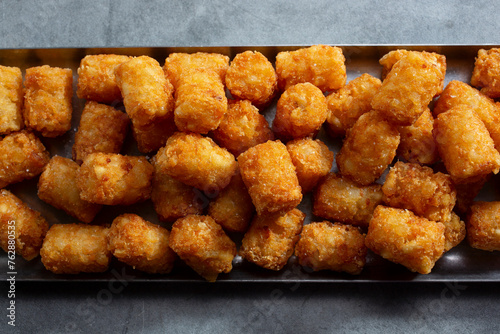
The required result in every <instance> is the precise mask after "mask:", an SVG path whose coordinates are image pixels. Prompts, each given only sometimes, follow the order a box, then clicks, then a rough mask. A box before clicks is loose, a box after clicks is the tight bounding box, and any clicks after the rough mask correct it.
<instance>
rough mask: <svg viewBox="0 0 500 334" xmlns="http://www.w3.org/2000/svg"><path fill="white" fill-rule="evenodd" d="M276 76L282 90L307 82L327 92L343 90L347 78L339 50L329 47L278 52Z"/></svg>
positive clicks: (340, 50) (343, 59)
mask: <svg viewBox="0 0 500 334" xmlns="http://www.w3.org/2000/svg"><path fill="white" fill-rule="evenodd" d="M276 73H277V74H278V86H279V88H280V90H281V91H285V90H287V89H288V87H290V86H293V85H295V84H298V83H303V82H310V83H312V84H313V85H315V86H316V87H318V88H319V89H321V91H322V92H327V91H332V90H337V89H340V88H342V87H343V86H344V85H345V82H346V78H347V74H346V67H345V57H344V55H343V53H342V49H341V48H338V47H332V46H328V45H313V46H311V47H308V48H302V49H299V50H296V51H284V52H280V53H278V55H277V56H276Z"/></svg>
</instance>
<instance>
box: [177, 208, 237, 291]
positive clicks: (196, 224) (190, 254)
mask: <svg viewBox="0 0 500 334" xmlns="http://www.w3.org/2000/svg"><path fill="white" fill-rule="evenodd" d="M170 247H171V248H172V249H173V250H174V252H176V253H177V255H179V257H180V258H181V259H182V260H183V261H184V262H186V264H187V265H188V266H190V267H191V268H193V270H194V271H196V272H197V273H198V274H199V275H201V276H202V277H203V278H205V279H206V280H207V281H210V282H215V280H216V279H217V276H218V275H219V274H220V273H229V272H230V271H231V270H232V269H233V265H232V262H233V259H234V257H235V256H236V245H235V244H234V242H233V241H232V240H231V239H230V238H229V237H228V236H227V235H226V234H225V233H224V230H223V229H222V227H221V226H220V225H219V224H217V223H216V222H215V221H214V220H213V219H212V218H211V217H209V216H197V215H189V216H186V217H184V218H179V219H178V220H177V221H176V222H175V223H174V225H173V226H172V232H171V233H170Z"/></svg>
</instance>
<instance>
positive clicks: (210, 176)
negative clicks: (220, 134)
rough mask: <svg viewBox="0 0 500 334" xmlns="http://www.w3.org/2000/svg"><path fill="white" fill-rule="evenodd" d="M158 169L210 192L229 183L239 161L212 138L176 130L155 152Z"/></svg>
mask: <svg viewBox="0 0 500 334" xmlns="http://www.w3.org/2000/svg"><path fill="white" fill-rule="evenodd" d="M156 163H157V164H158V171H159V172H160V173H166V174H168V175H170V176H172V177H173V178H175V179H176V180H179V181H181V182H183V183H185V184H187V185H190V186H192V187H195V188H198V189H200V190H202V191H206V192H210V191H217V190H220V189H223V188H224V187H226V186H227V185H228V184H229V181H230V180H231V177H232V176H233V174H234V173H235V172H236V169H237V168H238V164H237V162H236V160H235V159H234V156H233V155H232V154H231V153H229V152H228V151H227V150H226V149H224V148H221V147H219V146H218V145H217V144H216V143H215V142H214V141H213V140H212V139H211V138H207V137H203V136H201V135H200V134H196V133H183V132H177V133H176V134H174V135H173V136H172V137H170V138H169V139H168V141H167V144H166V145H165V147H163V148H161V149H160V150H159V151H158V153H157V154H156Z"/></svg>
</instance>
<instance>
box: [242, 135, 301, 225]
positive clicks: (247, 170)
mask: <svg viewBox="0 0 500 334" xmlns="http://www.w3.org/2000/svg"><path fill="white" fill-rule="evenodd" d="M238 162H239V165H240V171H241V177H242V178H243V182H245V185H246V186H247V188H248V192H249V194H250V197H251V198H252V202H253V204H254V205H255V208H256V209H257V213H258V214H259V215H260V214H265V213H271V212H282V213H283V212H288V211H290V210H292V209H293V208H295V207H296V206H297V205H298V204H299V203H300V201H301V200H302V189H301V188H300V185H299V180H298V179H297V174H296V173H295V166H294V165H293V162H292V159H291V158H290V154H289V153H288V151H287V149H286V146H285V145H284V144H283V143H281V142H280V141H279V140H278V141H268V142H266V143H263V144H259V145H257V146H254V147H252V148H249V149H248V150H247V151H246V152H244V153H242V154H240V156H239V157H238Z"/></svg>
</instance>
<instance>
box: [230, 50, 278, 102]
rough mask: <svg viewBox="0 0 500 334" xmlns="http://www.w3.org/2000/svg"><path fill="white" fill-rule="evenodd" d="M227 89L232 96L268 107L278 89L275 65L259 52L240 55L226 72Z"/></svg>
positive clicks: (246, 52)
mask: <svg viewBox="0 0 500 334" xmlns="http://www.w3.org/2000/svg"><path fill="white" fill-rule="evenodd" d="M226 87H227V88H228V89H229V92H230V93H231V95H232V96H234V97H236V98H239V99H242V100H249V101H251V102H252V103H253V104H254V105H256V106H263V105H266V104H267V103H268V102H269V101H270V100H271V99H272V98H273V96H274V94H275V92H276V90H277V88H278V75H277V74H276V71H275V70H274V67H273V64H271V62H270V61H269V60H268V59H267V58H266V57H265V56H264V55H263V54H262V53H260V52H258V51H245V52H242V53H238V54H237V55H236V56H235V57H234V59H233V60H232V61H231V64H230V65H229V68H228V69H227V72H226Z"/></svg>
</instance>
